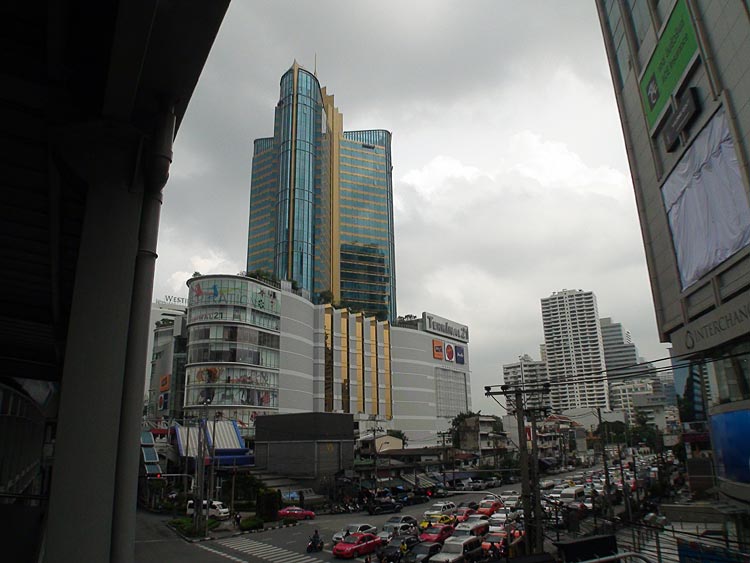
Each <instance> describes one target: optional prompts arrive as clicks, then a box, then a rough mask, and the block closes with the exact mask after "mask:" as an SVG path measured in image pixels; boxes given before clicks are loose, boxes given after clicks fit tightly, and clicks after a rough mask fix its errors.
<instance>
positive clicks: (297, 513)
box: [279, 506, 315, 520]
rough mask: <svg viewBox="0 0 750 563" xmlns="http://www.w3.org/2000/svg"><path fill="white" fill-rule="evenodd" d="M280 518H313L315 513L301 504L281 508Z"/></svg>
mask: <svg viewBox="0 0 750 563" xmlns="http://www.w3.org/2000/svg"><path fill="white" fill-rule="evenodd" d="M279 517H280V518H294V519H296V520H312V519H313V518H315V513H314V512H313V511H312V510H305V509H304V508H300V507H299V506H287V507H286V508H282V509H281V510H279Z"/></svg>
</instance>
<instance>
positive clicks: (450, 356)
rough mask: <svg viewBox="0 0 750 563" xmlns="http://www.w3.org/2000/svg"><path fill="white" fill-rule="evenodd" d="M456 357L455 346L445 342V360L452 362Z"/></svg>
mask: <svg viewBox="0 0 750 563" xmlns="http://www.w3.org/2000/svg"><path fill="white" fill-rule="evenodd" d="M455 359H456V350H455V348H453V344H449V343H448V342H446V343H445V361H446V362H452V361H453V360H455Z"/></svg>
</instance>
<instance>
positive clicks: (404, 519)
mask: <svg viewBox="0 0 750 563" xmlns="http://www.w3.org/2000/svg"><path fill="white" fill-rule="evenodd" d="M385 523H386V524H413V525H414V526H415V527H416V526H417V525H418V524H419V522H418V521H417V519H416V518H414V516H409V515H408V514H399V515H398V516H391V517H390V518H388V520H386V521H385Z"/></svg>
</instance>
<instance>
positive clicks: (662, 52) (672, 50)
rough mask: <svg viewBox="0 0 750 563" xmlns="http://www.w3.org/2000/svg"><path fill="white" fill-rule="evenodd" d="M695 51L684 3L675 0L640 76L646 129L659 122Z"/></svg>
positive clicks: (696, 47) (689, 20)
mask: <svg viewBox="0 0 750 563" xmlns="http://www.w3.org/2000/svg"><path fill="white" fill-rule="evenodd" d="M698 53H699V51H698V39H697V38H696V35H695V29H694V28H693V22H692V20H691V19H690V12H689V10H688V7H687V3H686V2H685V0H678V1H677V3H676V4H675V6H674V9H673V10H672V14H671V15H670V16H669V21H667V24H666V25H665V26H664V31H663V33H662V34H661V37H660V38H659V42H658V43H657V44H656V48H655V49H654V52H653V54H652V55H651V59H650V60H649V62H648V64H647V65H646V70H644V71H643V75H642V76H641V80H640V91H641V97H642V98H643V109H644V110H645V112H646V121H647V122H648V127H649V129H653V128H654V126H655V125H656V124H657V123H658V122H659V120H660V118H661V116H662V115H663V114H664V112H665V110H666V108H667V106H668V105H669V100H670V97H671V95H672V94H673V93H674V92H675V91H676V90H677V87H678V86H679V85H680V82H682V79H683V78H684V77H685V75H686V74H687V72H688V70H689V69H690V68H691V67H692V65H693V62H694V61H695V60H696V58H697V57H698Z"/></svg>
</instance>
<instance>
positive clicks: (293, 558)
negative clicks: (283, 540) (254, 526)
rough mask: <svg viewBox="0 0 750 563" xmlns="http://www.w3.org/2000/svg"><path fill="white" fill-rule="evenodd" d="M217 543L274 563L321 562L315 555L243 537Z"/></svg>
mask: <svg viewBox="0 0 750 563" xmlns="http://www.w3.org/2000/svg"><path fill="white" fill-rule="evenodd" d="M216 543H217V544H219V545H222V546H225V547H228V548H229V549H233V550H235V551H241V552H242V553H247V554H249V555H254V556H256V557H259V558H261V559H267V560H268V561H271V562H272V563H277V562H278V563H320V561H319V560H318V559H315V558H314V557H309V556H308V555H304V554H300V553H295V552H293V551H289V550H287V549H283V548H281V547H275V546H273V545H269V544H267V543H263V542H259V541H254V540H250V539H247V538H243V537H233V538H226V539H223V540H218V541H217V542H216ZM235 560H236V558H235Z"/></svg>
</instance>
